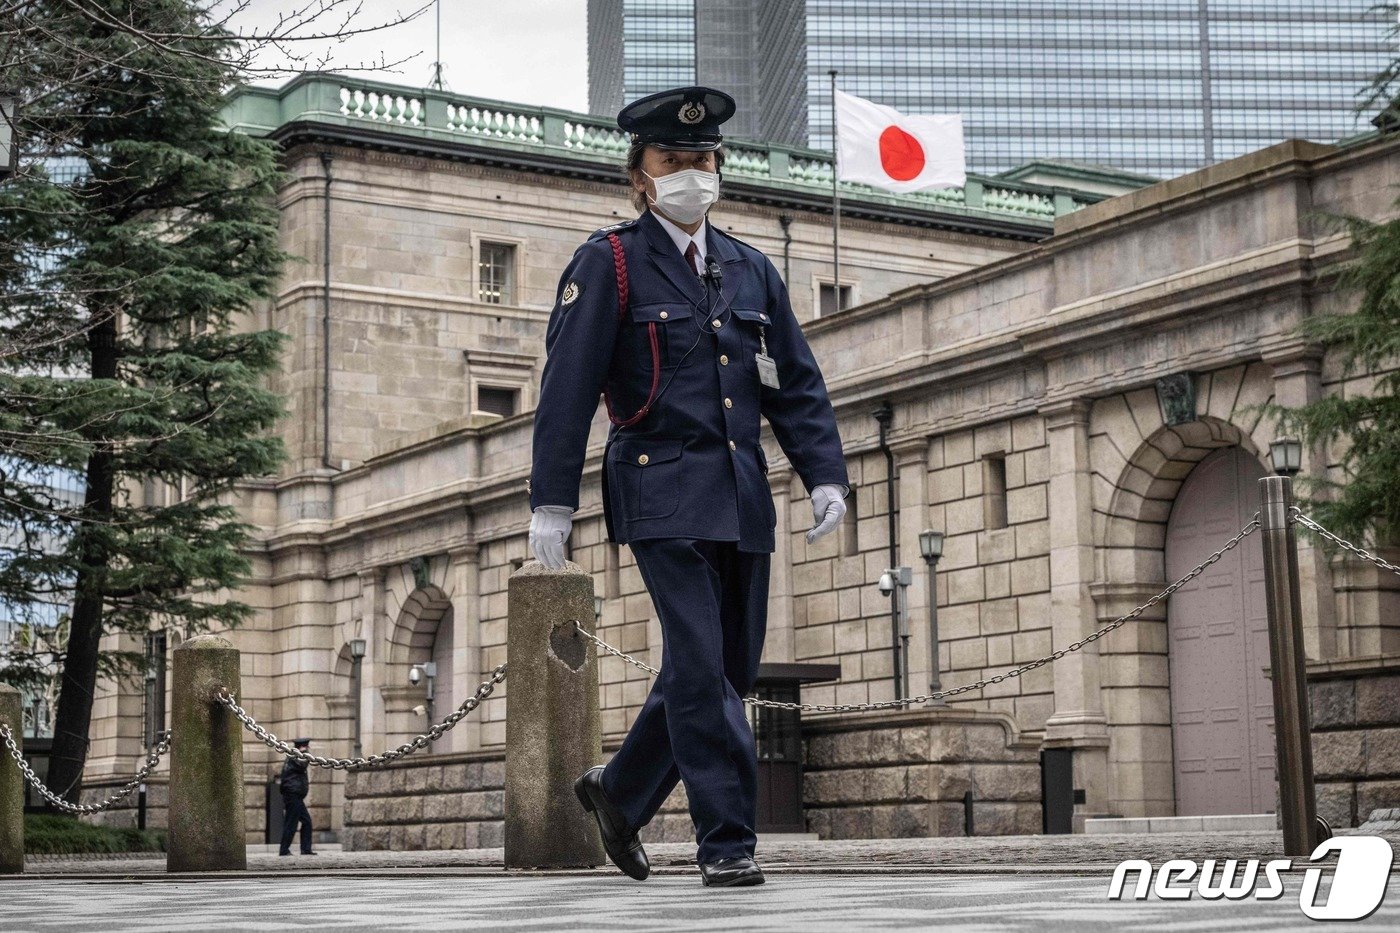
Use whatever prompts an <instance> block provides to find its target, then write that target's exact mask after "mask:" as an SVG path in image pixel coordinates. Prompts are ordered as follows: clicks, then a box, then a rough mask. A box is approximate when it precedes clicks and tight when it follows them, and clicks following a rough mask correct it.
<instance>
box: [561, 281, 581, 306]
mask: <svg viewBox="0 0 1400 933" xmlns="http://www.w3.org/2000/svg"><path fill="white" fill-rule="evenodd" d="M577 297H578V283H577V282H570V283H569V284H568V285H565V286H564V298H563V301H561V302H560V303H561V304H564V305H571V304H573V303H574V299H575V298H577Z"/></svg>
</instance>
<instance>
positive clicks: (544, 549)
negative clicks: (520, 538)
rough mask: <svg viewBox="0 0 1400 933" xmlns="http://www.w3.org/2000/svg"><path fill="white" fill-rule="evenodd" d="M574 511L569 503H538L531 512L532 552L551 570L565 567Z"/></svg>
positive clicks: (536, 558)
mask: <svg viewBox="0 0 1400 933" xmlns="http://www.w3.org/2000/svg"><path fill="white" fill-rule="evenodd" d="M573 512H574V510H573V509H571V508H569V507H568V506H567V505H537V506H535V510H534V512H532V513H531V514H530V553H531V554H533V555H535V560H537V561H539V562H540V563H542V564H544V565H545V566H546V567H548V568H549V569H550V570H563V569H564V542H565V541H567V540H569V530H570V529H571V528H572V527H573V524H574V519H573Z"/></svg>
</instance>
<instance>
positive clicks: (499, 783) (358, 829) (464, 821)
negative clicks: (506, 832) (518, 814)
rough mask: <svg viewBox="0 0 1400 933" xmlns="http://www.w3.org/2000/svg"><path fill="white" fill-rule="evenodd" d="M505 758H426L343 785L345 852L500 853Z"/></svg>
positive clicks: (357, 775)
mask: <svg viewBox="0 0 1400 933" xmlns="http://www.w3.org/2000/svg"><path fill="white" fill-rule="evenodd" d="M505 777H506V762H505V756H504V755H501V754H462V755H425V756H423V757H422V758H418V757H410V758H407V759H405V760H403V761H401V762H397V763H395V764H392V765H389V766H386V767H383V768H375V769H374V770H372V771H355V772H350V774H349V775H348V776H347V780H346V782H345V830H344V832H343V833H342V836H341V842H342V843H343V844H344V846H345V849H346V850H347V851H358V850H363V849H393V850H395V851H399V852H402V851H407V850H417V849H476V848H494V847H495V846H499V845H502V833H503V829H504V823H503V822H502V820H503V817H504V815H505Z"/></svg>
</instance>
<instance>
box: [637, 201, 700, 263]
mask: <svg viewBox="0 0 1400 933" xmlns="http://www.w3.org/2000/svg"><path fill="white" fill-rule="evenodd" d="M651 214H652V216H653V217H655V218H656V219H657V220H659V221H661V228H662V229H663V230H665V231H666V232H667V233H669V234H670V235H671V240H672V241H673V242H674V243H675V244H676V249H678V250H680V251H681V255H682V256H684V255H685V249H686V247H687V246H688V245H690V244H691V243H692V242H693V243H694V244H695V248H696V249H697V250H699V251H700V268H702V269H703V268H704V267H705V257H706V256H707V255H709V254H708V252H707V251H706V249H705V234H706V232H707V230H708V229H709V226H710V219H709V218H708V217H706V218H705V219H704V220H701V221H700V226H699V228H697V229H696V231H695V233H694V235H691V234H689V233H686V232H685V231H684V230H682V229H681V228H680V227H677V226H676V225H675V223H674V222H672V221H670V220H667V219H666V218H665V217H662V216H661V215H660V214H659V213H657V212H656V211H652V212H651Z"/></svg>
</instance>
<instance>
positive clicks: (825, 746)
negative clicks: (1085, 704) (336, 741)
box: [342, 709, 1041, 850]
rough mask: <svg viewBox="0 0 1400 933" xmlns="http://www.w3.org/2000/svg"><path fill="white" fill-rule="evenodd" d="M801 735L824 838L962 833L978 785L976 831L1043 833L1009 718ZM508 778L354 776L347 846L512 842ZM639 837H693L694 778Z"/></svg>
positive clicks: (1028, 752)
mask: <svg viewBox="0 0 1400 933" xmlns="http://www.w3.org/2000/svg"><path fill="white" fill-rule="evenodd" d="M803 733H804V739H803V744H804V754H805V757H806V762H807V764H806V769H805V771H806V773H805V777H804V787H803V796H804V802H805V804H806V808H807V811H806V813H807V828H808V830H809V831H811V832H815V833H818V834H820V836H821V837H822V838H823V839H883V838H896V837H910V836H961V835H964V823H963V794H964V793H965V792H966V791H969V790H970V791H972V794H973V825H974V832H975V834H976V835H979V836H1003V835H1016V834H1030V833H1039V832H1040V825H1041V824H1040V760H1039V748H1040V742H1039V740H1038V739H1036V740H1031V739H1027V738H1023V737H1022V736H1021V735H1020V733H1018V732H1017V730H1016V728H1015V725H1014V724H1013V722H1012V720H1011V717H1009V716H1005V715H1002V714H998V713H986V712H979V711H976V710H959V709H948V710H941V711H934V710H919V711H914V712H907V713H891V714H868V713H867V714H862V715H856V716H842V717H828V718H818V719H815V720H811V721H808V722H805V723H803ZM611 744H612V746H613V747H612V748H609V749H607V750H606V754H605V757H610V756H611V754H612V753H613V752H614V751H616V745H617V743H611ZM504 786H505V760H504V758H503V757H500V756H490V755H480V754H465V755H438V756H429V757H424V758H419V759H416V760H414V759H409V760H407V761H404V762H400V763H398V764H395V765H392V766H390V767H387V768H381V769H376V770H374V771H369V772H361V773H352V774H350V775H349V780H348V781H347V782H346V786H345V791H346V809H345V832H344V835H343V837H342V841H343V842H344V844H345V848H346V849H347V850H361V849H395V850H412V849H461V848H477V847H481V848H487V847H495V846H499V845H502V844H503V843H502V834H503V824H502V818H503V816H504ZM640 835H641V838H642V841H643V842H693V841H694V839H695V829H694V826H693V825H692V823H691V820H690V813H689V810H688V801H687V799H686V794H685V786H684V784H677V785H676V788H675V790H674V791H672V793H671V795H670V796H669V797H667V798H666V801H665V803H663V804H662V806H661V809H660V810H659V811H658V812H657V814H656V816H655V817H654V818H653V819H652V821H651V823H649V824H648V825H647V826H646V827H644V828H643V830H642V832H641V834H640Z"/></svg>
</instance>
